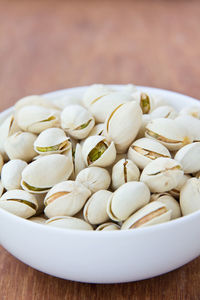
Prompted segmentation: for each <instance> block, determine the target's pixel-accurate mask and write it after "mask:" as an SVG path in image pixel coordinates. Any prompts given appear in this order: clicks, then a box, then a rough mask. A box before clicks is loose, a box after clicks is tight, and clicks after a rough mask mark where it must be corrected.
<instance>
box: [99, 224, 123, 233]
mask: <svg viewBox="0 0 200 300" xmlns="http://www.w3.org/2000/svg"><path fill="white" fill-rule="evenodd" d="M111 230H120V226H119V225H117V224H116V223H113V222H107V223H104V224H101V225H99V226H98V227H97V228H96V231H111Z"/></svg>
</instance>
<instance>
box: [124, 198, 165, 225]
mask: <svg viewBox="0 0 200 300" xmlns="http://www.w3.org/2000/svg"><path fill="white" fill-rule="evenodd" d="M170 219H171V210H169V209H168V208H167V206H166V205H165V204H163V203H161V202H159V201H154V202H152V203H149V204H147V205H145V206H144V207H143V208H141V209H140V210H138V211H137V212H136V213H134V214H133V215H132V216H130V217H129V218H128V219H127V220H126V221H125V222H124V223H123V225H122V227H121V229H122V230H125V229H136V228H141V227H146V226H151V225H156V224H159V223H163V222H167V221H169V220H170Z"/></svg>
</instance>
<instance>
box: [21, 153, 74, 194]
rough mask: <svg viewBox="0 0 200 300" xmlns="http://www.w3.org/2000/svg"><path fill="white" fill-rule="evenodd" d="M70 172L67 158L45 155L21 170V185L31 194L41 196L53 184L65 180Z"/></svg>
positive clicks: (70, 166) (60, 155)
mask: <svg viewBox="0 0 200 300" xmlns="http://www.w3.org/2000/svg"><path fill="white" fill-rule="evenodd" d="M72 170H73V165H72V162H71V160H70V158H69V157H67V156H65V155H62V154H51V155H45V156H43V157H40V158H38V159H37V160H35V161H34V162H32V163H30V164H29V165H28V166H27V167H26V168H25V169H24V170H23V172H22V182H21V185H22V187H23V189H24V190H27V191H29V192H31V193H40V194H43V193H45V192H47V191H48V190H49V189H50V188H51V187H52V186H54V185H55V184H57V183H59V182H61V181H63V180H67V179H68V178H69V176H70V175H71V173H72Z"/></svg>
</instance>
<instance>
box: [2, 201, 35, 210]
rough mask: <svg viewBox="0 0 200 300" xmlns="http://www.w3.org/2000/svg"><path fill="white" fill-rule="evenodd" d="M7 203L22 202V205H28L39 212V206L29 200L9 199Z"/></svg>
mask: <svg viewBox="0 0 200 300" xmlns="http://www.w3.org/2000/svg"><path fill="white" fill-rule="evenodd" d="M7 201H16V202H20V203H23V204H26V205H28V206H30V207H31V208H32V209H34V210H37V206H36V205H35V204H34V203H32V202H29V201H27V200H21V199H7Z"/></svg>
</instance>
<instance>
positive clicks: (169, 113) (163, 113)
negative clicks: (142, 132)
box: [150, 105, 178, 120]
mask: <svg viewBox="0 0 200 300" xmlns="http://www.w3.org/2000/svg"><path fill="white" fill-rule="evenodd" d="M177 115H178V113H177V112H176V110H175V109H174V108H173V107H172V106H169V105H163V106H159V107H157V108H156V109H154V110H153V111H152V112H151V114H150V117H151V119H152V120H153V119H157V118H169V119H175V118H176V117H177Z"/></svg>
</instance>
